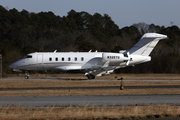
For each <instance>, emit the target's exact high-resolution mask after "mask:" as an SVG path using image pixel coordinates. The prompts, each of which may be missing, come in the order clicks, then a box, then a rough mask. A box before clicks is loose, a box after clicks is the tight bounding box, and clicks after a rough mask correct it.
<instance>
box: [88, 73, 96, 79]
mask: <svg viewBox="0 0 180 120" xmlns="http://www.w3.org/2000/svg"><path fill="white" fill-rule="evenodd" d="M87 77H88V79H94V78H95V76H94V75H91V74H90V75H87Z"/></svg>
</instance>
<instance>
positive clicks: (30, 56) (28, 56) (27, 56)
mask: <svg viewBox="0 0 180 120" xmlns="http://www.w3.org/2000/svg"><path fill="white" fill-rule="evenodd" d="M25 58H32V55H26V56H24V57H23V58H22V59H25Z"/></svg>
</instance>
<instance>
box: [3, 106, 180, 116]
mask: <svg viewBox="0 0 180 120" xmlns="http://www.w3.org/2000/svg"><path fill="white" fill-rule="evenodd" d="M167 117H168V118H169V117H176V118H178V117H180V107H179V106H170V105H155V106H132V107H123V106H122V107H117V106H111V107H107V106H106V105H105V106H103V107H95V106H77V107H71V106H70V107H45V108H40V107H39V108H23V107H21V106H16V107H0V119H1V120H9V119H13V120H42V119H43V120H44V119H50V120H52V119H53V120H59V119H68V120H74V119H83V120H92V119H99V120H104V119H109V120H111V119H139V118H167Z"/></svg>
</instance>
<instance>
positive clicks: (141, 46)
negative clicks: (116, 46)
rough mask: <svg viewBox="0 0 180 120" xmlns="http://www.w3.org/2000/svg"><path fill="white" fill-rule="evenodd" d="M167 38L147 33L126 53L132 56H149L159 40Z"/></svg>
mask: <svg viewBox="0 0 180 120" xmlns="http://www.w3.org/2000/svg"><path fill="white" fill-rule="evenodd" d="M166 38H167V36H166V35H162V34H157V33H146V34H144V35H143V36H142V37H141V39H140V40H139V41H138V42H137V43H136V44H135V45H134V46H133V47H132V48H130V49H129V50H127V51H126V52H129V54H131V55H142V56H149V54H150V53H151V52H152V50H153V49H154V47H155V46H156V44H157V43H158V42H159V40H162V39H166Z"/></svg>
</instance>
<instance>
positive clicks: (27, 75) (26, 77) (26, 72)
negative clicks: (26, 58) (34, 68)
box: [25, 71, 29, 79]
mask: <svg viewBox="0 0 180 120" xmlns="http://www.w3.org/2000/svg"><path fill="white" fill-rule="evenodd" d="M25 79H29V72H28V71H25Z"/></svg>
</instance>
